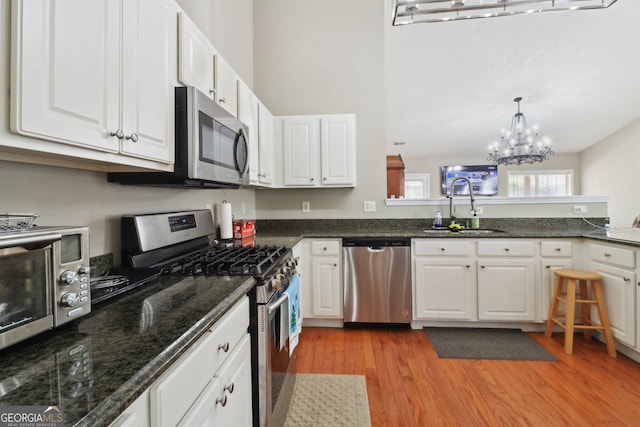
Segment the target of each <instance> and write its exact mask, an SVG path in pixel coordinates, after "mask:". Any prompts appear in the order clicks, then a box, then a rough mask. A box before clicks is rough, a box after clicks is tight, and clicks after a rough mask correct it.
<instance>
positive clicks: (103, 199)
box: [0, 0, 255, 259]
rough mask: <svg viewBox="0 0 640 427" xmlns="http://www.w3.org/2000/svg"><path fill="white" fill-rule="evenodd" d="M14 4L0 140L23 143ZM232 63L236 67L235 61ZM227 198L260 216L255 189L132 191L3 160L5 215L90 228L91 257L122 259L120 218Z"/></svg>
mask: <svg viewBox="0 0 640 427" xmlns="http://www.w3.org/2000/svg"><path fill="white" fill-rule="evenodd" d="M238 3H243V4H245V3H250V0H246V1H242V2H238ZM10 5H11V2H9V1H2V2H0V93H2V96H1V97H0V120H1V124H0V140H7V139H15V140H16V141H18V142H19V141H21V140H22V139H24V138H25V137H22V136H18V135H14V134H12V133H11V132H10V131H9V97H8V94H9V87H10V71H9V70H10V39H11V37H10V28H11V25H10ZM225 10H226V9H225ZM250 42H251V40H249V42H247V40H246V39H245V38H242V37H238V38H235V39H230V40H227V41H225V43H228V46H227V48H228V49H230V50H232V51H237V52H239V53H241V54H242V55H247V52H251V49H252V45H251V43H250ZM233 43H236V44H235V45H233ZM248 56H249V57H251V55H250V54H249V55H248ZM229 62H230V63H231V66H232V67H234V68H236V66H237V65H236V64H235V63H233V62H232V61H231V59H230V60H229ZM238 68H243V69H245V73H244V74H246V75H247V76H252V73H253V69H252V66H248V65H246V64H240V66H239V67H238ZM224 199H226V200H228V201H230V202H231V203H232V206H233V213H234V215H235V216H236V217H244V218H253V217H255V197H254V190H226V191H225V190H176V189H159V188H147V187H128V186H121V185H119V184H112V183H108V182H107V177H106V174H105V173H102V172H91V171H84V170H77V169H69V168H60V167H51V166H40V165H33V164H26V163H18V162H6V161H0V213H5V212H33V213H37V214H39V215H40V218H39V219H38V221H37V223H38V224H40V225H88V226H90V228H91V255H92V256H94V255H100V254H103V253H108V252H113V253H114V254H115V255H116V257H118V254H119V248H120V238H119V230H120V227H119V217H120V215H121V214H125V213H145V212H160V211H167V210H174V209H176V210H182V209H204V208H205V205H206V204H207V203H211V204H213V206H214V207H215V206H217V205H218V204H219V203H221V201H222V200H224ZM243 205H244V208H245V212H244V213H243V212H242V206H243ZM117 259H118V258H117Z"/></svg>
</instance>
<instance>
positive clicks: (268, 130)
mask: <svg viewBox="0 0 640 427" xmlns="http://www.w3.org/2000/svg"><path fill="white" fill-rule="evenodd" d="M273 132H274V118H273V114H271V112H270V111H269V110H268V109H267V107H265V106H264V104H262V103H258V144H259V149H258V151H259V157H260V159H259V168H258V180H259V182H260V184H262V185H264V186H267V187H271V186H272V185H273V183H274V176H273V166H274V155H273Z"/></svg>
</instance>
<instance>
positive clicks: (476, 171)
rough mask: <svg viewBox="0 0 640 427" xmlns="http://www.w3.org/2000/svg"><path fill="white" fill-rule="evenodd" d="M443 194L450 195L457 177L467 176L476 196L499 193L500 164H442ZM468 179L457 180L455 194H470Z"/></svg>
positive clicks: (454, 188)
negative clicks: (452, 184)
mask: <svg viewBox="0 0 640 427" xmlns="http://www.w3.org/2000/svg"><path fill="white" fill-rule="evenodd" d="M441 171H442V181H441V183H442V185H441V187H442V194H443V195H444V196H448V195H449V189H450V188H451V183H452V182H453V180H454V179H456V178H457V177H465V178H468V179H469V181H471V187H472V188H473V194H474V195H476V196H495V195H497V194H498V165H475V166H442V168H441ZM468 187H469V186H468V185H467V182H466V181H463V180H459V181H456V183H455V185H454V187H453V195H454V196H455V195H459V194H469V188H468Z"/></svg>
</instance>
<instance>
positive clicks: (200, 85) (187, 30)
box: [178, 12, 215, 99]
mask: <svg viewBox="0 0 640 427" xmlns="http://www.w3.org/2000/svg"><path fill="white" fill-rule="evenodd" d="M178 39H179V43H178V44H179V49H178V80H180V82H181V83H183V84H185V85H186V86H193V87H195V88H197V89H198V90H200V92H202V93H204V94H206V95H209V96H210V97H211V99H214V98H215V86H214V82H213V57H214V56H215V49H214V48H213V45H212V44H211V43H210V42H209V40H208V39H207V38H206V37H205V35H204V34H203V33H202V31H200V30H199V29H198V27H196V25H195V24H194V23H193V21H192V20H191V19H190V18H189V17H188V16H187V15H186V14H185V13H184V12H180V13H179V14H178Z"/></svg>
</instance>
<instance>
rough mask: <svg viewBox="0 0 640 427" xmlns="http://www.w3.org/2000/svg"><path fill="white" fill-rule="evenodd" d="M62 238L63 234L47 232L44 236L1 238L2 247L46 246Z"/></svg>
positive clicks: (0, 245) (0, 246)
mask: <svg viewBox="0 0 640 427" xmlns="http://www.w3.org/2000/svg"><path fill="white" fill-rule="evenodd" d="M61 239H62V234H47V235H44V236H31V237H16V238H13V239H6V240H1V241H0V248H11V247H30V246H33V245H40V246H42V247H45V246H47V245H49V244H51V243H53V242H56V241H58V240H61Z"/></svg>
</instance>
